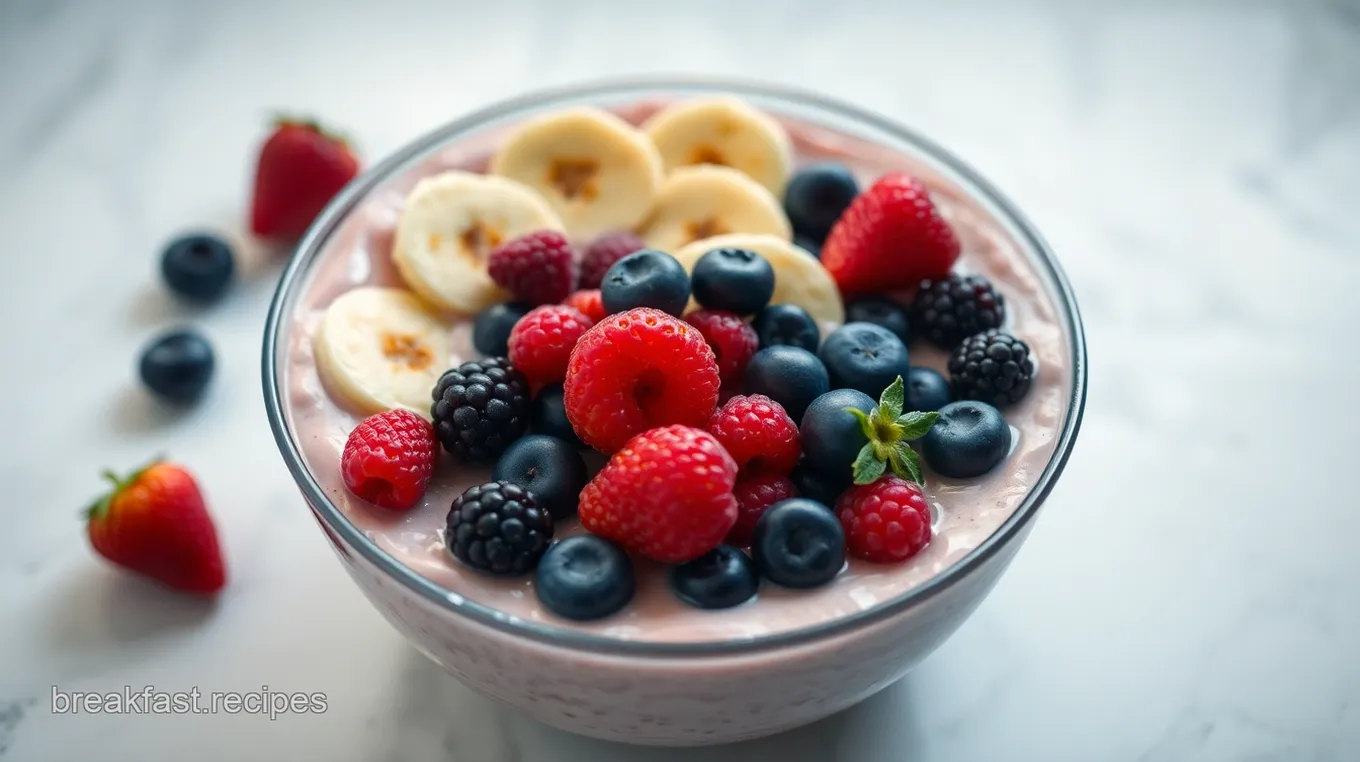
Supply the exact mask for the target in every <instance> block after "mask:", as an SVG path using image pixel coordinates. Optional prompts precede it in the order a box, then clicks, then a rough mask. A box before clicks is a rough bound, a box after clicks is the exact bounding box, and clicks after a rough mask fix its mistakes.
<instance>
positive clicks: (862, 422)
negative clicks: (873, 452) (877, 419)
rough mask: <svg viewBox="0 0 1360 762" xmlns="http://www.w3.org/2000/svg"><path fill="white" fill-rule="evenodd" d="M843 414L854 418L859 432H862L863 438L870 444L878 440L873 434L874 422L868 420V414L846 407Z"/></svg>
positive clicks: (855, 408)
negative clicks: (845, 413)
mask: <svg viewBox="0 0 1360 762" xmlns="http://www.w3.org/2000/svg"><path fill="white" fill-rule="evenodd" d="M845 412H847V413H849V414H850V415H853V416H855V420H857V421H859V429H860V431H863V432H864V436H865V437H866V438H867V439H868V440H869V441H870V442H872V441H874V440H875V439H877V438H878V436H877V434H875V433H874V422H873V421H871V420H869V416H868V414H866V413H865V412H864V411H863V410H860V409H859V408H857V407H847V408H845Z"/></svg>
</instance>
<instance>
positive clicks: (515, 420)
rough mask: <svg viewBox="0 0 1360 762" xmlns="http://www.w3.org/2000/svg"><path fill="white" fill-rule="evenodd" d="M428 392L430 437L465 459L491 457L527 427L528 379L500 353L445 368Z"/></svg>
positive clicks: (495, 455)
mask: <svg viewBox="0 0 1360 762" xmlns="http://www.w3.org/2000/svg"><path fill="white" fill-rule="evenodd" d="M433 396H434V405H432V406H431V407H430V416H431V417H432V418H434V433H435V436H436V437H438V438H439V442H440V443H441V444H442V445H444V449H445V450H447V451H449V452H450V453H451V454H453V455H456V456H458V457H459V458H461V459H463V460H465V461H468V462H472V463H488V462H490V461H493V460H495V459H496V458H497V457H498V456H499V455H500V454H501V453H502V452H504V451H505V448H506V447H509V446H510V443H511V442H514V441H515V440H516V439H519V438H520V437H522V436H524V432H525V431H527V430H528V429H529V417H530V416H529V410H530V405H529V382H528V380H527V379H525V378H524V374H523V373H520V372H519V371H517V370H515V369H514V368H513V367H511V365H510V361H509V360H507V359H505V358H504V357H488V358H486V359H484V360H473V361H470V362H465V363H463V364H462V365H459V366H458V367H457V368H454V369H452V370H449V371H445V372H444V375H443V376H441V377H440V378H439V383H437V384H435V386H434V395H433Z"/></svg>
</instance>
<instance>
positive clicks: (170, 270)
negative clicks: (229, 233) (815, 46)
mask: <svg viewBox="0 0 1360 762" xmlns="http://www.w3.org/2000/svg"><path fill="white" fill-rule="evenodd" d="M232 260H233V256H232V252H231V246H230V245H229V244H228V243H227V242H226V241H224V240H222V239H221V238H218V237H217V236H215V235H212V234H209V233H194V234H191V235H186V236H181V237H180V238H176V239H175V240H173V241H171V242H170V245H169V246H166V247H165V252H164V253H163V254H162V255H161V277H163V278H165V284H166V285H167V286H169V287H170V290H171V291H174V292H175V293H176V294H179V295H180V296H182V297H184V298H185V299H190V300H192V301H196V302H211V301H213V300H215V299H217V298H218V297H220V296H222V294H224V293H226V291H227V286H230V285H231V278H232V273H233V272H234V271H235V269H236V266H235V264H234V263H233V261H232Z"/></svg>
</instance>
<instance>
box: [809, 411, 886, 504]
mask: <svg viewBox="0 0 1360 762" xmlns="http://www.w3.org/2000/svg"><path fill="white" fill-rule="evenodd" d="M877 405H878V403H877V402H875V401H874V399H873V398H872V397H870V396H869V395H867V394H865V393H864V392H861V391H858V390H856V389H836V390H834V391H830V392H827V393H826V394H823V395H822V396H820V397H818V398H817V399H815V400H813V401H812V404H811V405H808V408H807V412H805V413H804V414H803V419H802V422H801V423H800V424H799V425H798V432H799V434H800V435H801V436H802V439H803V459H804V462H806V463H816V464H817V469H818V470H819V471H821V472H822V473H824V474H827V475H828V476H830V477H837V476H841V477H843V478H844V479H845V481H846V483H847V484H848V483H849V482H850V477H851V471H850V468H851V466H853V465H854V463H855V458H857V457H858V456H859V451H860V450H861V449H862V448H863V447H864V445H866V444H868V442H869V438H868V437H866V436H865V435H864V429H862V428H860V425H859V421H858V420H857V419H856V418H855V416H854V415H852V414H850V413H847V412H845V409H846V408H848V407H853V408H855V409H857V410H862V411H864V413H865V414H866V415H867V414H869V413H872V412H873V410H874V407H876V406H877Z"/></svg>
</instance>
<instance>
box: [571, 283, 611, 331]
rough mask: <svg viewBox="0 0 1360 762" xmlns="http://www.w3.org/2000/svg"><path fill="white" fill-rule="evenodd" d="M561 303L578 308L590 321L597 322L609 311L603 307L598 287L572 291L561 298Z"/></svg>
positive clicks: (602, 297)
mask: <svg viewBox="0 0 1360 762" xmlns="http://www.w3.org/2000/svg"><path fill="white" fill-rule="evenodd" d="M562 303H563V304H565V305H567V306H568V307H574V308H576V309H578V310H580V311H581V314H582V315H585V316H586V317H588V318H590V322H591V323H598V322H600V321H601V320H604V319H605V317H606V316H608V315H609V312H607V311H606V310H605V308H604V296H603V295H602V294H601V293H600V289H598V288H592V289H589V290H586V291H573V292H572V293H571V295H570V296H568V297H567V298H566V299H563V300H562Z"/></svg>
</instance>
